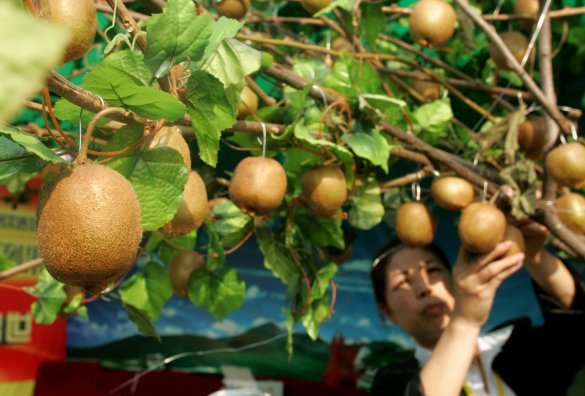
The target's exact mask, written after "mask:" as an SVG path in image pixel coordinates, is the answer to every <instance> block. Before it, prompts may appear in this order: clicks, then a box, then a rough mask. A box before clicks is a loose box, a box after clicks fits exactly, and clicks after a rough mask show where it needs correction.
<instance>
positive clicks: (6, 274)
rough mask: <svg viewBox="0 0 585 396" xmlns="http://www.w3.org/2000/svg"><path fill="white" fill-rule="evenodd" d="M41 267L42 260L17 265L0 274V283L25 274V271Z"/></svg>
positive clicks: (37, 259)
mask: <svg viewBox="0 0 585 396" xmlns="http://www.w3.org/2000/svg"><path fill="white" fill-rule="evenodd" d="M41 265H43V259H42V258H36V259H34V260H31V261H27V262H24V263H22V264H19V265H17V266H16V267H12V268H9V269H7V270H5V271H2V272H0V281H3V280H4V279H8V278H11V277H13V276H15V275H18V274H20V273H22V272H25V271H28V270H30V269H33V268H36V267H40V266H41Z"/></svg>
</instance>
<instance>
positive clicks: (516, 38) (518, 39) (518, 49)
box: [489, 31, 534, 70]
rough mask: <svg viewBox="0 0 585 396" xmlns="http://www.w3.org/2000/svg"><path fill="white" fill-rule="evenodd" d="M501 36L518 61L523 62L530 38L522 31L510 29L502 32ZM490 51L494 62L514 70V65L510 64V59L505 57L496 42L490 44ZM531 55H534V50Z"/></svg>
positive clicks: (506, 68)
mask: <svg viewBox="0 0 585 396" xmlns="http://www.w3.org/2000/svg"><path fill="white" fill-rule="evenodd" d="M500 38H501V39H502V40H503V41H504V44H506V47H508V48H509V49H510V51H511V52H512V55H514V58H516V60H517V61H518V63H522V58H524V53H525V52H526V49H527V48H528V39H527V38H526V36H525V35H524V34H522V33H520V32H515V31H510V32H503V33H500ZM489 53H490V56H491V58H492V59H493V61H494V63H495V64H496V65H497V66H498V67H499V68H500V69H503V70H512V65H510V64H508V61H507V60H506V58H504V55H503V54H502V52H501V51H500V50H499V49H498V48H497V47H496V45H495V44H494V43H491V44H490V46H489ZM531 57H534V51H533V52H532V55H531Z"/></svg>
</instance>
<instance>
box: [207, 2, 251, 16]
mask: <svg viewBox="0 0 585 396" xmlns="http://www.w3.org/2000/svg"><path fill="white" fill-rule="evenodd" d="M213 8H215V9H216V10H217V13H218V14H219V15H221V16H224V17H227V18H232V19H242V18H243V17H244V16H245V15H246V14H247V13H248V10H249V9H250V0H223V1H215V0H214V1H213Z"/></svg>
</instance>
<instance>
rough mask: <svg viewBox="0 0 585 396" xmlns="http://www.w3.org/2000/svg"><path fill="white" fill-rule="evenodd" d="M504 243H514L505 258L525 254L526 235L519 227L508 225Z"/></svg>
mask: <svg viewBox="0 0 585 396" xmlns="http://www.w3.org/2000/svg"><path fill="white" fill-rule="evenodd" d="M504 241H510V242H512V247H511V248H510V250H508V253H506V256H505V257H508V256H512V255H514V254H516V253H523V252H524V248H525V246H526V245H525V243H524V235H523V234H522V231H520V230H519V229H518V227H516V226H513V225H512V224H509V223H508V224H506V231H505V232H504Z"/></svg>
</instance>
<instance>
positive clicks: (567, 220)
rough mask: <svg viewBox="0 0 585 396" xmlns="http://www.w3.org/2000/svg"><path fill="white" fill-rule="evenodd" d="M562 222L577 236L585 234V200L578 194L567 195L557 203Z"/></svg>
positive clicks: (558, 199) (561, 197)
mask: <svg viewBox="0 0 585 396" xmlns="http://www.w3.org/2000/svg"><path fill="white" fill-rule="evenodd" d="M555 207H556V210H557V215H558V216H559V219H560V220H561V222H562V223H563V224H564V225H565V226H567V228H569V229H570V230H571V231H573V232H574V233H576V234H579V235H583V234H585V198H583V196H582V195H580V194H577V193H567V194H564V195H562V196H560V197H559V198H557V200H556V202H555Z"/></svg>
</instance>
